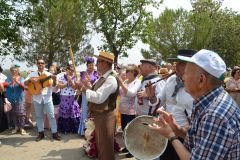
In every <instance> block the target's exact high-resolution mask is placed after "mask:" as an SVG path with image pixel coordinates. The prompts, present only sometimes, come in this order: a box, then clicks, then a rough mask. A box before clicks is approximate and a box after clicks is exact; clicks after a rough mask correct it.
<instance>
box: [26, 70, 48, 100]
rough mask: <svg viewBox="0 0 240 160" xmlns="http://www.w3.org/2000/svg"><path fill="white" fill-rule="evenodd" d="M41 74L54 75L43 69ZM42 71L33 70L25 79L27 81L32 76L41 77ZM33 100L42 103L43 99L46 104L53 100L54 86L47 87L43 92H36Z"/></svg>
mask: <svg viewBox="0 0 240 160" xmlns="http://www.w3.org/2000/svg"><path fill="white" fill-rule="evenodd" d="M41 74H46V76H50V75H52V74H51V73H50V72H47V71H43V72H42V73H41ZM39 75H40V73H39V72H38V71H36V72H31V73H30V74H29V75H28V76H27V78H26V79H25V81H27V80H28V79H29V78H31V77H39ZM33 101H34V102H37V103H42V101H43V102H44V104H46V103H48V102H50V101H52V87H45V88H44V89H43V90H42V92H41V94H36V95H33Z"/></svg>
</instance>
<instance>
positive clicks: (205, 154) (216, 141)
mask: <svg viewBox="0 0 240 160" xmlns="http://www.w3.org/2000/svg"><path fill="white" fill-rule="evenodd" d="M191 123H192V124H191V126H190V129H189V130H188V133H187V136H186V138H185V144H184V145H185V146H186V147H187V148H188V150H189V151H191V159H194V160H195V159H206V160H207V159H211V160H212V159H216V160H225V159H240V109H239V108H238V107H237V105H236V103H235V102H234V101H233V99H232V98H231V97H230V96H229V94H228V93H227V92H226V91H225V90H224V89H223V88H222V87H218V88H216V89H214V90H212V91H211V92H209V93H208V94H206V95H204V96H202V97H200V98H199V99H197V100H196V101H194V105H193V113H192V117H191Z"/></svg>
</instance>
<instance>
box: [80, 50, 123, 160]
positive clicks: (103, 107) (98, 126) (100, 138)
mask: <svg viewBox="0 0 240 160" xmlns="http://www.w3.org/2000/svg"><path fill="white" fill-rule="evenodd" d="M96 57H97V62H96V63H97V64H96V66H97V71H98V72H99V73H100V75H101V77H100V78H99V79H98V80H97V81H96V83H95V84H94V85H93V86H91V83H89V82H88V83H87V82H83V84H79V85H80V86H82V90H83V92H85V93H86V97H87V100H88V101H89V102H90V103H89V106H88V107H89V111H90V113H91V115H92V116H93V118H94V124H95V131H96V143H97V151H98V159H100V160H114V159H115V155H114V131H115V121H116V119H115V114H114V109H115V107H116V99H117V95H118V90H119V85H118V82H117V79H116V78H115V76H114V75H113V70H112V65H113V63H114V55H113V54H111V53H109V52H104V51H101V52H100V54H99V55H98V56H96Z"/></svg>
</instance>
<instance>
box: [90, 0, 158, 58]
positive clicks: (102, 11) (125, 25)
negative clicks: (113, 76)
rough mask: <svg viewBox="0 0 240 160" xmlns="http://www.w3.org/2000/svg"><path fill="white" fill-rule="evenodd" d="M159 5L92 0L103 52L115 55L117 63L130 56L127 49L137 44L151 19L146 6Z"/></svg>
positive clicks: (151, 0)
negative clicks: (147, 21)
mask: <svg viewBox="0 0 240 160" xmlns="http://www.w3.org/2000/svg"><path fill="white" fill-rule="evenodd" d="M160 3H161V1H155V0H129V1H126V0H91V9H90V12H92V13H93V16H92V22H93V23H94V27H95V29H96V31H97V32H98V33H101V34H102V35H103V36H102V41H103V42H104V45H103V46H100V49H103V50H108V51H110V52H112V53H114V55H115V62H117V59H118V56H119V55H123V56H127V55H128V54H127V52H126V50H127V49H130V48H132V47H133V46H134V45H135V44H136V42H137V40H138V39H137V38H138V36H139V35H140V34H142V29H143V28H144V27H145V25H146V20H147V18H148V17H151V12H150V11H147V10H146V7H147V6H151V5H152V6H155V7H157V6H158V4H160Z"/></svg>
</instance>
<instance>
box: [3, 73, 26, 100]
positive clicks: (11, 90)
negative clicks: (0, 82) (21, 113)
mask: <svg viewBox="0 0 240 160" xmlns="http://www.w3.org/2000/svg"><path fill="white" fill-rule="evenodd" d="M6 82H8V83H9V86H8V87H7V88H6V95H7V99H8V100H9V102H10V103H12V104H16V103H19V102H23V100H24V92H23V88H21V87H20V86H19V85H18V84H15V85H13V84H11V82H12V77H8V78H7V79H6ZM19 82H20V83H22V84H23V83H24V78H22V77H21V78H20V80H19Z"/></svg>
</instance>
